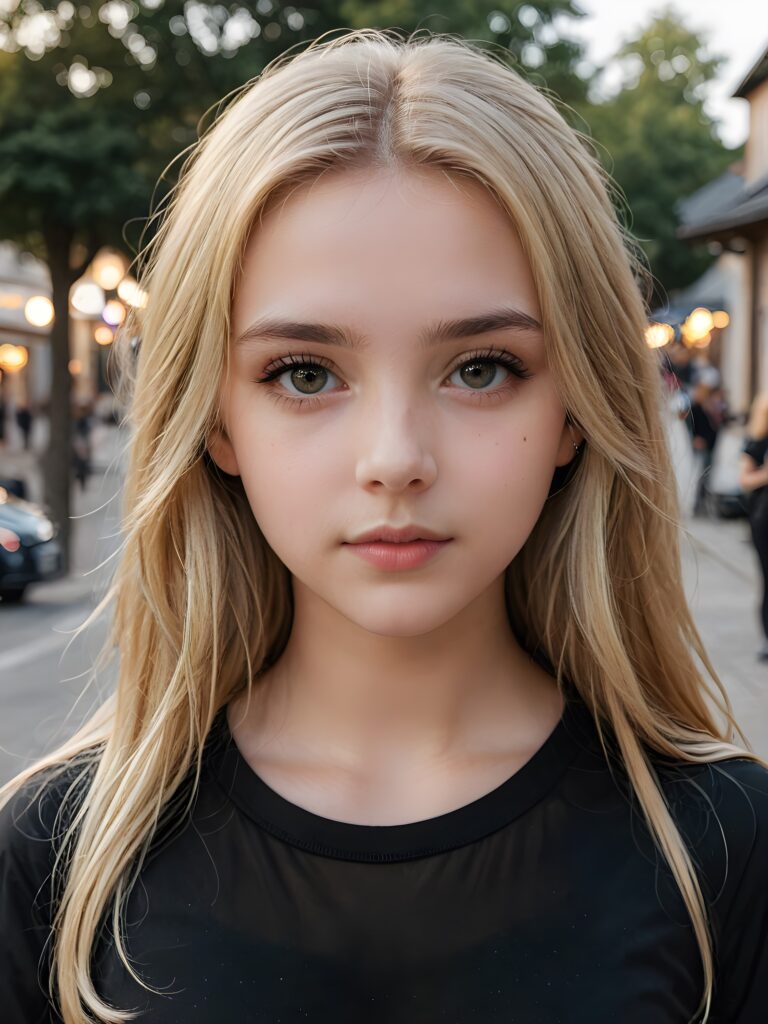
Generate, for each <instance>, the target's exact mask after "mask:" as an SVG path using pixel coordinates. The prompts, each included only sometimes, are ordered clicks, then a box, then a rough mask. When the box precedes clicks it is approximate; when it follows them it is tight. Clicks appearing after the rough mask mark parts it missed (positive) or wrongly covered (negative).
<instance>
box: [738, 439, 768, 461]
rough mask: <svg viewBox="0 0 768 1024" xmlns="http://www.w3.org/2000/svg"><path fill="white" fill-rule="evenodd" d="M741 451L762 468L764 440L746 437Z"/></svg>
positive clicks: (764, 448)
mask: <svg viewBox="0 0 768 1024" xmlns="http://www.w3.org/2000/svg"><path fill="white" fill-rule="evenodd" d="M741 450H742V452H743V453H744V454H745V455H748V456H749V457H750V458H751V459H754V461H755V462H756V463H757V464H758V466H762V464H763V459H764V458H765V450H766V440H765V438H760V439H758V440H754V439H753V438H751V437H748V438H747V439H746V440H745V442H744V444H743V445H742V449H741Z"/></svg>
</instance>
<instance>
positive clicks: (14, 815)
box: [0, 775, 71, 1024]
mask: <svg viewBox="0 0 768 1024" xmlns="http://www.w3.org/2000/svg"><path fill="white" fill-rule="evenodd" d="M70 781H71V780H70ZM64 782H65V775H59V776H58V777H57V779H56V780H55V782H54V783H52V784H49V783H48V782H47V781H43V779H42V776H40V775H37V776H35V777H34V778H33V779H31V780H29V781H28V782H26V783H25V784H24V785H22V786H21V787H20V788H19V789H18V790H17V791H16V793H15V794H14V795H13V796H12V797H11V798H10V800H9V801H8V802H7V803H6V804H5V805H4V806H3V807H2V808H0V1008H2V1009H1V1010H0V1018H1V1019H2V1021H3V1024H49V1022H51V1021H60V1019H61V1018H60V1017H59V1016H58V1015H57V1014H56V1013H55V1011H54V1009H53V1007H52V1005H51V1002H50V1000H49V998H48V991H47V990H48V979H49V966H50V963H49V961H50V952H51V930H50V926H51V919H52V913H51V907H52V899H51V869H52V867H53V858H54V850H53V841H52V835H53V828H54V825H55V819H56V812H57V809H58V805H59V802H60V794H61V792H62V791H63V788H65V787H63V783H64Z"/></svg>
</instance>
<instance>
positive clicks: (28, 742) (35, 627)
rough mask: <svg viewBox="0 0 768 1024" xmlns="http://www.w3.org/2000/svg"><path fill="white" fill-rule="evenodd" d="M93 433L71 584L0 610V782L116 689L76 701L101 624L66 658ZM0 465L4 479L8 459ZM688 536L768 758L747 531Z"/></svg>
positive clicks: (82, 567)
mask: <svg viewBox="0 0 768 1024" xmlns="http://www.w3.org/2000/svg"><path fill="white" fill-rule="evenodd" d="M98 429H99V431H100V434H99V435H97V436H95V437H94V447H95V451H96V464H97V469H98V472H97V473H96V474H95V475H94V476H93V477H92V478H91V479H90V480H89V483H88V488H87V490H86V492H85V493H84V494H78V495H77V499H76V507H75V515H76V516H77V518H76V520H75V548H74V560H73V561H74V571H73V573H72V575H71V576H70V578H68V579H67V580H61V581H57V582H54V583H50V584H46V585H40V586H37V587H32V588H30V590H29V597H28V599H27V601H26V603H25V604H24V605H22V606H20V607H13V606H0V631H1V632H2V646H1V647H0V700H1V701H2V715H0V781H5V780H6V779H7V778H9V777H10V776H11V775H12V774H14V773H15V772H16V771H17V770H19V769H20V768H21V767H23V766H24V765H25V764H27V763H29V761H30V760H31V759H32V758H33V757H34V756H35V755H37V754H39V753H40V752H42V751H43V750H45V749H46V748H49V747H50V746H51V745H52V744H53V743H54V742H55V741H56V740H57V738H64V737H66V736H67V735H69V734H71V732H73V731H74V729H75V728H76V726H77V725H78V724H79V723H80V722H81V721H82V720H83V719H84V718H86V717H87V716H88V714H89V713H90V711H91V710H92V709H93V708H94V707H95V706H96V705H97V704H98V703H99V692H101V694H102V695H105V694H107V693H109V692H110V689H111V687H112V686H113V685H114V667H115V666H113V669H112V672H111V673H108V678H101V679H99V680H98V682H97V687H96V688H94V687H90V688H89V689H88V690H86V692H85V693H84V694H83V695H82V696H80V695H81V691H83V688H84V686H85V684H86V681H87V671H88V665H89V662H90V659H91V658H93V657H94V656H95V654H96V651H97V650H98V647H99V645H100V642H101V640H102V639H103V636H104V632H105V630H104V625H103V624H102V623H99V624H97V625H96V626H94V627H92V628H89V629H88V630H87V631H86V633H85V634H83V635H81V637H80V638H78V639H75V640H74V641H73V642H72V645H71V647H70V648H69V649H67V644H68V641H69V640H70V639H71V634H72V630H73V629H75V628H76V627H77V626H78V625H79V624H80V623H81V622H82V621H83V620H84V619H85V618H86V616H87V614H88V612H89V610H90V609H91V608H92V607H93V606H94V604H95V601H96V599H97V598H98V597H99V596H100V595H101V594H102V593H103V592H104V586H105V583H106V578H107V573H108V571H109V568H110V563H109V561H108V558H109V555H110V553H112V552H114V551H115V550H116V548H117V545H118V537H117V535H116V534H117V515H118V500H119V499H118V497H117V496H118V493H119V482H120V444H121V439H120V437H119V432H118V431H117V430H116V429H114V428H109V427H99V428H98ZM4 465H5V471H6V472H7V471H8V469H9V468H10V467H9V462H8V458H7V457H5V464H4ZM687 530H688V532H687V536H686V537H685V538H684V541H683V558H684V566H685V581H686V590H687V593H688V596H689V600H690V601H691V605H692V608H693V611H694V614H695V617H696V620H697V624H698V626H699V629H700V630H701V632H702V635H703V638H704V641H705V643H706V645H707V648H708V650H709V652H710V655H711V657H712V659H713V662H714V664H715V668H716V669H717V671H718V672H719V673H720V676H721V678H722V679H723V682H724V683H725V685H726V687H727V689H728V692H729V695H730V697H731V700H732V702H733V705H734V710H735V712H736V715H737V718H738V720H739V721H740V722H741V723H742V724H743V727H744V730H745V733H746V735H747V739H748V741H749V742H750V743H751V744H752V746H753V747H754V749H755V750H757V751H758V752H759V753H760V754H762V755H763V756H764V757H768V664H763V663H758V662H757V661H756V659H755V650H756V648H757V647H758V645H759V643H760V630H759V620H758V612H757V599H758V598H757V592H758V574H757V562H756V556H755V555H754V552H753V550H752V547H751V545H750V544H749V541H748V527H747V523H746V521H745V520H733V521H729V520H701V519H690V520H688V523H687ZM105 560H106V561H105ZM78 698H79V699H78Z"/></svg>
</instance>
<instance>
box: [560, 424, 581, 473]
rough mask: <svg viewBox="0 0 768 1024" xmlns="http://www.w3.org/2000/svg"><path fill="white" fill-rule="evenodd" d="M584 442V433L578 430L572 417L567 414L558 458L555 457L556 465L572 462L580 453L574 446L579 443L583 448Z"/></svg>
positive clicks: (565, 464)
mask: <svg viewBox="0 0 768 1024" xmlns="http://www.w3.org/2000/svg"><path fill="white" fill-rule="evenodd" d="M583 443H584V434H583V433H582V432H581V431H580V430H578V429H577V428H576V427H575V426H574V425H573V423H571V421H570V419H569V418H568V417H567V416H566V418H565V423H564V424H563V430H562V433H561V434H560V444H559V445H558V448H557V458H556V459H555V465H556V466H567V465H568V463H569V462H572V461H573V460H574V459H575V458H576V455H577V454H578V453H577V451H576V449H575V448H574V444H577V445H578V446H579V448H581V446H582V444H583Z"/></svg>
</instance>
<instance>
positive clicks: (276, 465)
mask: <svg viewBox="0 0 768 1024" xmlns="http://www.w3.org/2000/svg"><path fill="white" fill-rule="evenodd" d="M251 419H252V420H254V422H250V423H249V420H248V419H246V418H244V417H243V418H240V419H238V420H237V426H236V427H235V428H234V429H233V430H232V432H231V437H232V442H233V445H234V447H235V452H236V454H237V460H238V465H239V468H240V476H241V478H242V482H243V487H244V489H245V493H246V495H247V496H248V502H249V504H250V506H251V509H252V511H253V514H254V518H255V519H256V520H257V521H258V523H259V526H260V528H261V530H262V531H263V533H264V535H265V536H266V538H267V540H268V541H269V542H270V543H271V544H272V546H273V547H274V548H275V549H276V550H277V549H278V547H281V546H282V542H283V540H285V539H288V538H290V537H293V538H294V541H293V543H294V544H295V539H296V538H297V537H299V536H301V535H302V534H304V535H305V536H306V535H308V534H310V533H311V532H312V528H313V524H314V527H315V528H316V527H317V524H318V523H319V522H322V518H321V510H322V508H323V507H328V503H329V501H331V500H332V499H333V496H334V494H338V493H339V492H340V480H341V478H342V477H343V476H344V471H343V462H344V456H343V453H342V452H341V451H340V450H339V448H338V447H337V446H334V445H331V444H329V443H328V441H327V438H324V439H323V438H321V436H320V433H319V432H317V431H315V432H312V431H311V430H308V428H307V427H306V426H301V425H295V426H296V429H291V427H288V428H287V429H286V426H285V424H283V425H282V427H281V429H280V430H272V429H271V428H270V424H269V421H268V418H267V417H264V416H261V417H259V419H260V422H259V423H256V422H255V417H251ZM279 553H280V552H279V551H278V554H279Z"/></svg>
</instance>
